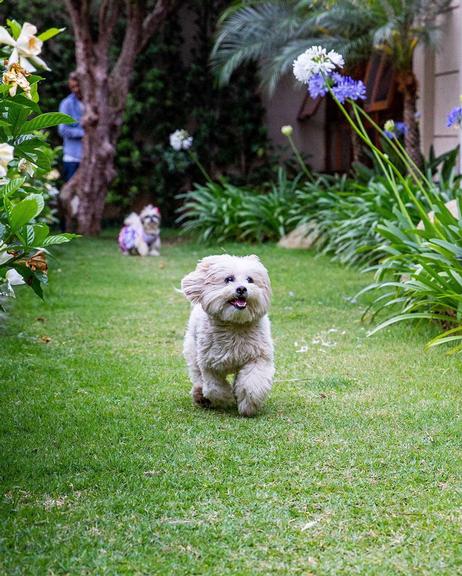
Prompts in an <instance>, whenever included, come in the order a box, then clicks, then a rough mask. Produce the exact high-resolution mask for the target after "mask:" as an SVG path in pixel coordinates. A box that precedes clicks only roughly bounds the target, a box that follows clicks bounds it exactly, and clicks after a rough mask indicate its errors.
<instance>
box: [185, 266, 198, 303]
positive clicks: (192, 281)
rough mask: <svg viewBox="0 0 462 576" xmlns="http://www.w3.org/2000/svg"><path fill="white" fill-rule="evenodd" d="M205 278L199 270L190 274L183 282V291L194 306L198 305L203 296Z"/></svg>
mask: <svg viewBox="0 0 462 576" xmlns="http://www.w3.org/2000/svg"><path fill="white" fill-rule="evenodd" d="M203 281H204V280H203V278H202V275H201V274H200V272H199V271H198V270H194V272H190V273H189V274H188V275H187V276H185V277H184V278H183V280H182V281H181V291H182V292H183V294H184V295H185V296H186V298H187V299H188V300H191V302H192V303H193V304H198V303H199V302H200V300H201V296H202V288H203Z"/></svg>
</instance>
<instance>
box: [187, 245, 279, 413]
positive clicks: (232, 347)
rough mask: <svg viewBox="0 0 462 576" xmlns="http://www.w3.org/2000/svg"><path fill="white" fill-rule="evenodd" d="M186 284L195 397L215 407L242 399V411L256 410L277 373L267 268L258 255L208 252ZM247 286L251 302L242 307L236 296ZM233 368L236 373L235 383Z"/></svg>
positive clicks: (190, 369) (192, 379)
mask: <svg viewBox="0 0 462 576" xmlns="http://www.w3.org/2000/svg"><path fill="white" fill-rule="evenodd" d="M230 279H232V280H230ZM181 288H182V292H183V294H184V295H185V296H186V298H188V299H189V300H190V301H191V302H192V304H193V308H192V311H191V316H190V318H189V323H188V328H187V331H186V335H185V340H184V356H185V358H186V361H187V364H188V368H189V375H190V378H191V381H192V384H193V387H192V390H191V393H192V396H193V399H194V401H195V402H196V403H197V404H200V405H203V406H204V405H205V406H207V405H210V406H212V407H213V406H217V407H218V406H227V405H230V404H234V403H235V402H237V406H238V410H239V413H240V414H241V415H242V416H253V415H255V414H256V412H257V411H258V409H259V408H260V407H261V406H262V404H263V402H264V400H265V398H266V396H267V395H268V393H269V391H270V389H271V386H272V380H273V375H274V364H273V343H272V340H271V327H270V321H269V318H268V315H267V312H268V308H269V304H270V298H271V284H270V279H269V276H268V272H267V271H266V268H265V267H264V266H263V264H262V263H261V262H260V260H259V259H258V257H257V256H254V255H252V256H245V257H237V256H229V255H220V256H208V257H207V258H203V259H202V260H200V261H199V263H198V264H197V267H196V270H195V271H194V272H191V273H190V274H188V275H187V276H186V277H185V278H183V280H182V282H181ZM243 288H245V289H246V296H247V297H246V307H245V308H244V309H237V308H236V307H235V306H233V305H232V304H230V301H232V300H234V299H235V298H236V297H237V292H236V290H237V289H239V290H241V291H242V289H243ZM228 374H234V380H233V382H232V383H230V382H228V380H227V379H226V376H227V375H228Z"/></svg>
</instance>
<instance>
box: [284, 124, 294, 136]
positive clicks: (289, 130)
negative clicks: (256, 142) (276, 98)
mask: <svg viewBox="0 0 462 576" xmlns="http://www.w3.org/2000/svg"><path fill="white" fill-rule="evenodd" d="M293 132H294V129H293V128H292V126H291V125H290V124H288V125H287V126H282V127H281V133H282V134H284V136H287V138H289V136H292V134H293Z"/></svg>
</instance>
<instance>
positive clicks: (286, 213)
mask: <svg viewBox="0 0 462 576" xmlns="http://www.w3.org/2000/svg"><path fill="white" fill-rule="evenodd" d="M299 181H300V176H298V177H296V178H295V179H294V180H290V179H289V178H288V177H287V174H286V172H285V171H284V169H283V168H279V170H278V175H277V181H276V182H275V183H272V184H270V186H269V190H268V191H260V192H258V191H255V190H252V189H250V188H240V187H237V186H234V185H232V184H230V183H229V182H228V181H227V180H225V179H223V178H222V179H220V180H219V181H217V182H211V181H210V182H207V183H206V184H204V185H199V184H195V187H194V190H192V191H191V192H187V193H186V194H181V195H180V196H179V198H180V199H182V200H183V201H184V203H183V205H182V207H181V208H180V210H179V214H180V216H179V218H178V219H177V222H179V223H181V224H182V227H183V230H184V231H185V232H195V233H197V234H198V239H199V241H202V242H207V241H209V240H213V241H217V242H224V241H225V240H247V241H250V242H262V241H265V240H277V239H279V238H280V237H281V236H282V235H284V234H285V233H286V232H287V231H288V229H289V220H290V217H291V204H292V202H295V201H296V194H295V193H296V190H297V187H298V184H299Z"/></svg>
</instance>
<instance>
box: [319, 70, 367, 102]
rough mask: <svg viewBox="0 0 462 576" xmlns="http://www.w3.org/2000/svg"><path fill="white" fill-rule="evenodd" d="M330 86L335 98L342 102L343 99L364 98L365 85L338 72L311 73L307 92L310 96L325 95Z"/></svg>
mask: <svg viewBox="0 0 462 576" xmlns="http://www.w3.org/2000/svg"><path fill="white" fill-rule="evenodd" d="M329 86H330V87H331V89H332V92H333V93H334V94H335V96H336V98H337V100H338V101H339V102H340V103H341V104H343V103H344V102H345V100H365V98H366V86H365V85H364V82H362V81H361V80H353V78H351V76H343V75H342V74H339V73H338V72H333V73H331V74H326V73H324V74H321V73H319V74H313V76H311V78H310V79H309V80H308V92H309V94H310V96H311V97H312V98H318V97H319V96H325V95H326V94H327V91H328V87H329Z"/></svg>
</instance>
